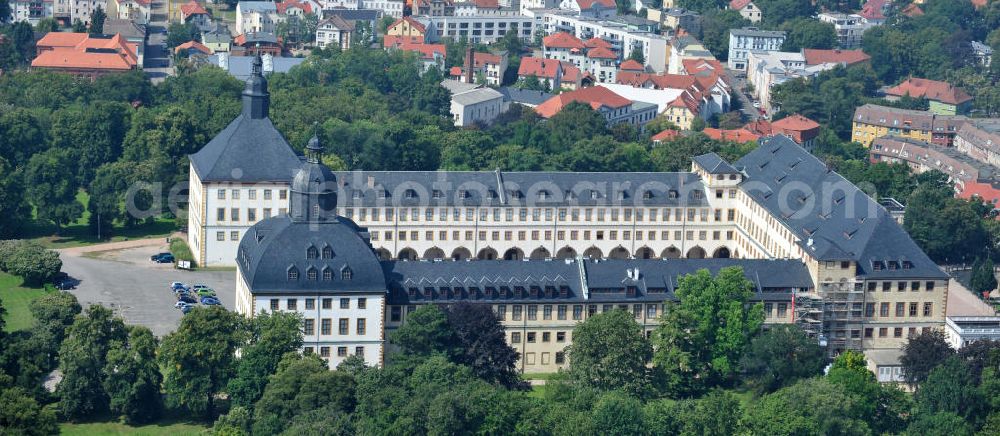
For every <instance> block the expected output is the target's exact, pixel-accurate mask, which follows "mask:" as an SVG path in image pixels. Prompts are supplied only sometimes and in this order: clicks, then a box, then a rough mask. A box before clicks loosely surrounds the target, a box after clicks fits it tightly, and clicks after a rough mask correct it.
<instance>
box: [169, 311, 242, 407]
mask: <svg viewBox="0 0 1000 436" xmlns="http://www.w3.org/2000/svg"><path fill="white" fill-rule="evenodd" d="M242 342H243V341H242V340H241V337H240V317H239V315H237V314H236V313H233V312H229V311H226V310H225V309H222V308H219V307H212V308H196V309H194V310H192V311H191V312H189V313H188V314H187V315H185V316H184V318H182V319H181V325H180V326H179V327H178V328H177V330H176V331H174V332H172V333H170V334H168V335H167V336H166V337H164V338H163V342H162V344H161V345H160V351H159V355H158V357H159V361H160V364H161V366H162V367H163V368H164V374H163V375H164V377H163V388H164V391H166V394H167V404H168V405H170V406H173V407H184V408H185V409H187V410H189V411H190V412H191V413H194V414H196V415H201V416H203V417H205V418H211V417H212V414H214V413H215V396H216V395H217V394H218V393H219V392H220V391H221V390H222V389H223V388H224V387H225V386H226V384H227V383H228V382H229V379H230V378H232V376H233V373H234V372H235V371H234V369H235V368H234V366H235V365H234V363H235V359H236V357H235V352H236V347H237V346H238V345H239V344H240V343H242Z"/></svg>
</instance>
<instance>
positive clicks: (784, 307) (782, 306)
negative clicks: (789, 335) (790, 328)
mask: <svg viewBox="0 0 1000 436" xmlns="http://www.w3.org/2000/svg"><path fill="white" fill-rule="evenodd" d="M786 312H788V303H778V318H784V317H785V314H786Z"/></svg>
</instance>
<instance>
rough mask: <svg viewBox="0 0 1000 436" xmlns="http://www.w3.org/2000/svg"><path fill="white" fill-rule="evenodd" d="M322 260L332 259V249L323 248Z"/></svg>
mask: <svg viewBox="0 0 1000 436" xmlns="http://www.w3.org/2000/svg"><path fill="white" fill-rule="evenodd" d="M323 258H324V259H333V249H332V248H330V247H323Z"/></svg>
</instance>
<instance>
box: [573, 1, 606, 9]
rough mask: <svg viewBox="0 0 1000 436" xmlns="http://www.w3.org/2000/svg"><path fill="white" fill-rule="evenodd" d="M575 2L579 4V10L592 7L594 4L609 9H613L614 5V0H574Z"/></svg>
mask: <svg viewBox="0 0 1000 436" xmlns="http://www.w3.org/2000/svg"><path fill="white" fill-rule="evenodd" d="M576 4H577V5H578V6H580V10H587V9H590V8H592V7H594V5H595V4H598V5H601V6H604V7H605V8H610V9H614V8H615V7H616V4H615V0H576Z"/></svg>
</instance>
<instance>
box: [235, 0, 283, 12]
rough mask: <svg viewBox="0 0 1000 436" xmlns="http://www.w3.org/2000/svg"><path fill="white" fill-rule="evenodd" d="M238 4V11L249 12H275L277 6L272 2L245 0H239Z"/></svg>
mask: <svg viewBox="0 0 1000 436" xmlns="http://www.w3.org/2000/svg"><path fill="white" fill-rule="evenodd" d="M239 5H240V11H242V12H251V11H258V12H277V11H278V7H277V6H276V5H275V3H274V2H246V1H241V2H239Z"/></svg>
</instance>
